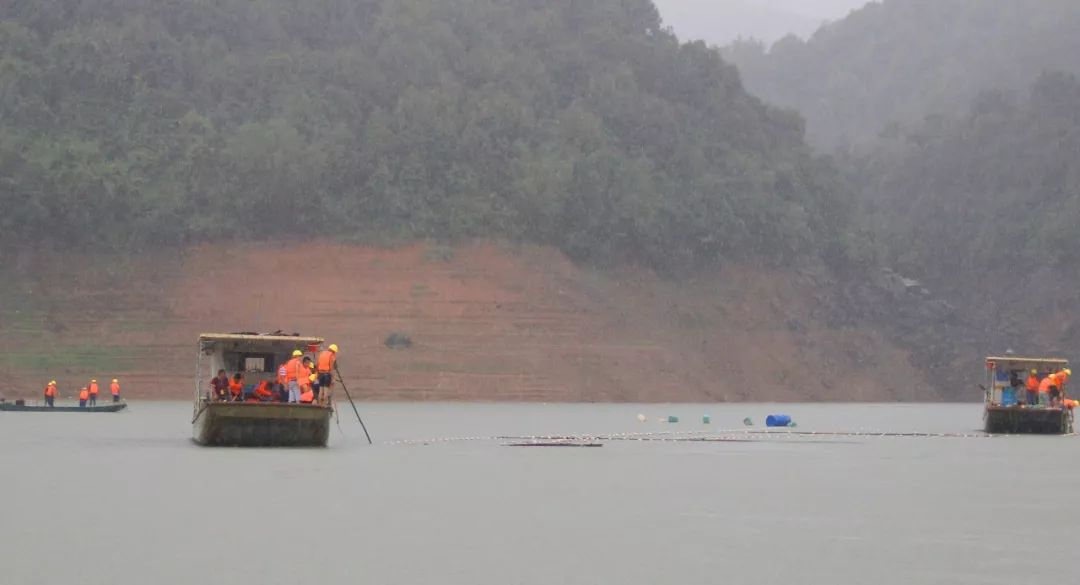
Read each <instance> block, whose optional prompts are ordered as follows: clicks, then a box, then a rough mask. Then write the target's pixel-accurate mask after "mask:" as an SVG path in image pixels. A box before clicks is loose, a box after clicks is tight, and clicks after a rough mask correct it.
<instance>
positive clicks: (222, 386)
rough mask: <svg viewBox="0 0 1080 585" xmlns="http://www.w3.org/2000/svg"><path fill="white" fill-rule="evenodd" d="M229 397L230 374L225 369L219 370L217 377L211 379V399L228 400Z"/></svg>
mask: <svg viewBox="0 0 1080 585" xmlns="http://www.w3.org/2000/svg"><path fill="white" fill-rule="evenodd" d="M228 397H229V375H228V374H226V373H225V370H218V372H217V377H216V378H214V379H213V380H210V400H227V399H228Z"/></svg>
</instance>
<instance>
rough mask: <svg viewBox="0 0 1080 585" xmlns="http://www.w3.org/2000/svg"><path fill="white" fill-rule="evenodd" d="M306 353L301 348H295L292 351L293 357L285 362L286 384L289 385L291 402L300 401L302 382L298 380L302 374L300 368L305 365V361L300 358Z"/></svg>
mask: <svg viewBox="0 0 1080 585" xmlns="http://www.w3.org/2000/svg"><path fill="white" fill-rule="evenodd" d="M303 355H304V353H303V352H302V351H300V350H299V349H294V350H293V352H292V359H290V360H289V361H288V362H286V363H285V378H286V382H285V383H286V384H287V385H288V387H289V402H299V401H300V383H299V382H298V381H297V379H298V378H299V374H300V369H301V368H302V367H303V365H304V362H303V360H301V359H300V357H301V356H303Z"/></svg>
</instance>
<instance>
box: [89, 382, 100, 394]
mask: <svg viewBox="0 0 1080 585" xmlns="http://www.w3.org/2000/svg"><path fill="white" fill-rule="evenodd" d="M88 388H89V389H90V394H91V395H92V396H97V392H98V385H97V382H91V383H90V385H89V386H88Z"/></svg>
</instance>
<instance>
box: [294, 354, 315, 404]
mask: <svg viewBox="0 0 1080 585" xmlns="http://www.w3.org/2000/svg"><path fill="white" fill-rule="evenodd" d="M313 377H315V363H314V362H312V361H311V358H309V357H307V356H304V359H303V360H302V361H301V362H300V369H299V370H297V371H296V383H297V384H299V385H300V396H301V397H302V396H303V395H304V393H306V392H313V390H312V389H311V384H312V378H313Z"/></svg>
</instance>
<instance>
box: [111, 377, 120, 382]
mask: <svg viewBox="0 0 1080 585" xmlns="http://www.w3.org/2000/svg"><path fill="white" fill-rule="evenodd" d="M112 381H113V382H119V381H120V380H117V379H116V378H113V379H112Z"/></svg>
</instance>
